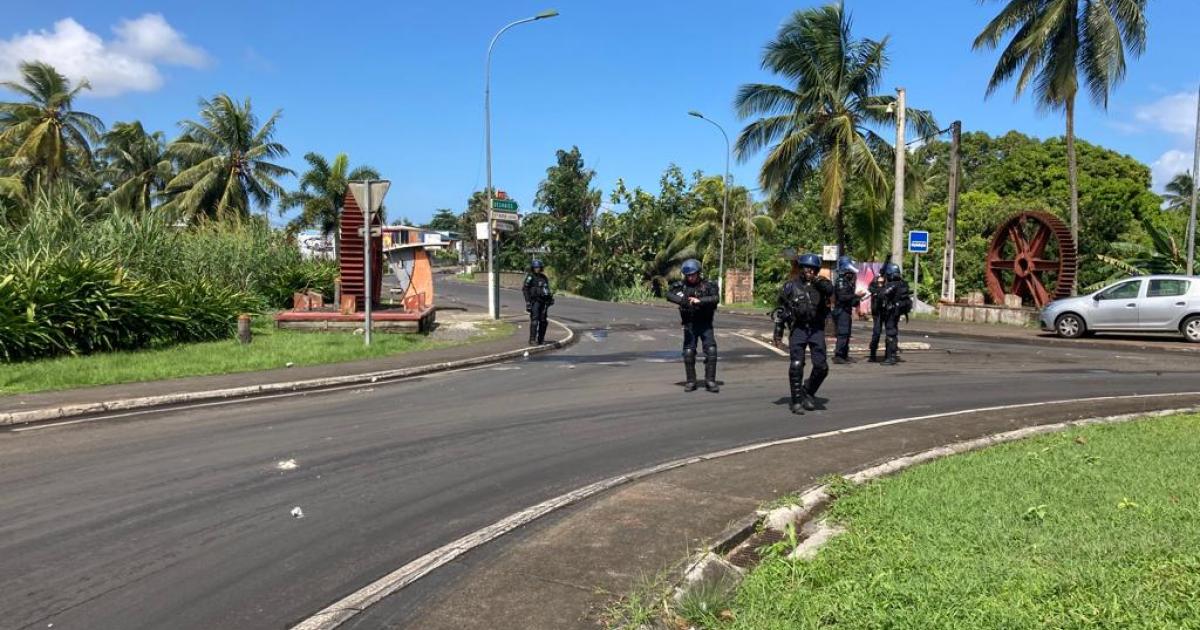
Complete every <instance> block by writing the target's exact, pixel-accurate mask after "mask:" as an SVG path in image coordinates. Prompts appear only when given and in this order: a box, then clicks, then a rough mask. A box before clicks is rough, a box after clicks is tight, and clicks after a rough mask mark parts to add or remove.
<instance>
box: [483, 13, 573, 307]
mask: <svg viewBox="0 0 1200 630" xmlns="http://www.w3.org/2000/svg"><path fill="white" fill-rule="evenodd" d="M556 15H558V11H555V10H554V9H550V10H547V11H542V12H541V13H539V14H537V15H535V16H533V17H528V18H525V19H522V20H517V21H516V22H512V23H511V24H508V25H506V26H505V27H504V28H502V29H500V30H499V31H497V32H496V35H495V36H494V37H492V41H491V43H490V44H488V49H487V62H486V63H485V65H484V71H483V74H484V78H483V137H484V145H485V146H486V147H487V148H486V153H487V223H488V316H489V317H491V318H492V319H500V267H499V266H498V265H497V264H496V234H495V231H494V228H495V223H494V222H493V221H492V195H494V194H495V191H494V190H493V187H492V48H494V47H495V46H496V40H498V39H500V36H501V35H503V34H504V31H507V30H508V29H510V28H512V27H514V26H516V25H518V24H525V23H526V22H535V21H537V20H544V19H547V18H552V17H554V16H556Z"/></svg>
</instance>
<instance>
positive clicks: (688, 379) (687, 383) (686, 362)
mask: <svg viewBox="0 0 1200 630" xmlns="http://www.w3.org/2000/svg"><path fill="white" fill-rule="evenodd" d="M683 373H684V375H685V378H684V383H683V391H685V392H694V391H696V351H695V350H690V351H689V350H684V351H683Z"/></svg>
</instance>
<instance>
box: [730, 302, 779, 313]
mask: <svg viewBox="0 0 1200 630" xmlns="http://www.w3.org/2000/svg"><path fill="white" fill-rule="evenodd" d="M721 308H724V309H728V310H731V311H764V312H765V311H769V310H771V305H769V304H767V303H766V302H730V303H729V304H722V305H721Z"/></svg>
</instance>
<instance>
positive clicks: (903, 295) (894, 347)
mask: <svg viewBox="0 0 1200 630" xmlns="http://www.w3.org/2000/svg"><path fill="white" fill-rule="evenodd" d="M883 277H884V279H885V282H884V284H883V288H882V289H880V290H879V297H880V298H882V299H881V300H880V301H879V310H880V314H881V316H882V319H883V331H884V334H885V335H886V338H885V339H886V340H885V344H886V345H885V346H884V347H885V351H884V356H883V365H896V364H897V363H899V362H900V357H899V356H898V351H899V349H900V340H899V335H900V318H901V317H902V316H904V315H908V313H909V311H911V310H912V306H913V302H912V294H911V293H910V292H909V290H908V283H907V282H905V281H904V278H903V277H901V275H900V266H899V265H897V264H896V263H887V264H886V265H884V266H883Z"/></svg>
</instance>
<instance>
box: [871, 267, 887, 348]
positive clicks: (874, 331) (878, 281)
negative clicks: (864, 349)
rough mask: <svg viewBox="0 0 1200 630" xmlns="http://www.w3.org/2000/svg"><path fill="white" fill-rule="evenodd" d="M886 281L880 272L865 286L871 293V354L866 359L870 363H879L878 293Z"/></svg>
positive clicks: (880, 320) (880, 314) (879, 299)
mask: <svg viewBox="0 0 1200 630" xmlns="http://www.w3.org/2000/svg"><path fill="white" fill-rule="evenodd" d="M886 282H887V279H886V278H884V277H883V274H882V273H880V275H878V276H875V279H873V280H871V284H870V286H868V287H867V292H868V293H870V294H871V356H870V358H869V359H867V361H869V362H871V363H879V338H880V337H882V336H883V309H881V308H880V303H881V302H882V301H883V297H881V296H880V295H879V294H880V293H881V292H882V291H883V285H884V283H886Z"/></svg>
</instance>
